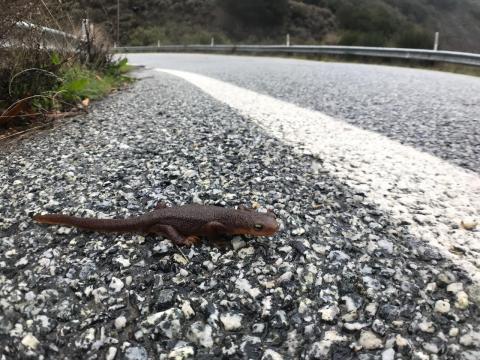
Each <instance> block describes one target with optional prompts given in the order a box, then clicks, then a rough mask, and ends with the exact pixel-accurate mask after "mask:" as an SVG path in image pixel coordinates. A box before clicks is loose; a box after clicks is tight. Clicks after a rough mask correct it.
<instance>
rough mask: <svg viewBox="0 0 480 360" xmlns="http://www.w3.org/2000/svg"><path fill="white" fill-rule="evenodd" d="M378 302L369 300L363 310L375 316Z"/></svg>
mask: <svg viewBox="0 0 480 360" xmlns="http://www.w3.org/2000/svg"><path fill="white" fill-rule="evenodd" d="M377 309H378V304H377V303H376V302H371V303H369V304H368V305H367V306H365V311H366V312H367V313H369V314H370V316H375V314H376V313H377Z"/></svg>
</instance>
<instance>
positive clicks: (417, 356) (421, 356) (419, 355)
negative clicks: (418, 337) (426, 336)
mask: <svg viewBox="0 0 480 360" xmlns="http://www.w3.org/2000/svg"><path fill="white" fill-rule="evenodd" d="M413 359H414V360H430V356H428V355H427V354H425V353H423V352H421V351H415V352H414V353H413Z"/></svg>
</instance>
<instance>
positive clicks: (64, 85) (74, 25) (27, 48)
mask: <svg viewBox="0 0 480 360" xmlns="http://www.w3.org/2000/svg"><path fill="white" fill-rule="evenodd" d="M5 1H7V0H0V8H2V12H3V13H2V16H1V17H0V131H1V130H2V128H3V129H5V128H6V127H10V126H12V125H16V126H17V125H19V124H20V125H22V124H24V123H32V122H36V121H41V120H42V119H45V118H52V117H56V115H52V113H53V114H55V113H58V112H63V111H70V109H72V108H76V107H77V104H78V103H79V102H81V101H82V100H83V98H82V97H83V96H85V97H86V96H87V95H88V94H95V96H97V97H98V96H100V95H98V94H103V95H104V93H105V92H107V91H109V90H110V89H112V88H114V87H115V86H116V85H117V80H118V79H120V78H121V74H120V73H119V72H118V71H117V72H115V69H116V68H115V64H114V62H113V61H112V57H111V55H110V52H109V49H110V44H111V41H110V39H109V37H108V36H107V35H106V34H105V33H104V32H103V31H102V29H101V28H99V27H95V26H90V27H89V28H88V29H87V30H86V34H84V35H85V38H84V40H85V41H83V42H80V41H78V40H77V39H71V38H65V37H61V36H55V37H53V36H46V35H45V34H44V33H42V28H41V27H48V28H51V29H56V30H60V31H63V32H65V33H68V34H73V35H77V37H79V36H80V33H81V19H78V20H77V22H74V21H72V18H71V17H70V15H69V12H68V10H67V9H66V8H65V6H64V5H63V4H62V2H60V1H58V0H55V1H54V0H30V1H28V0H8V6H7V5H5V6H2V5H3V4H2V3H3V2H5ZM4 10H5V11H4ZM18 22H25V23H31V24H35V25H37V26H35V27H25V26H24V27H19V26H18ZM16 24H17V25H16ZM112 64H113V65H112ZM112 66H113V67H112ZM112 69H113V70H112ZM72 75H73V76H74V75H77V76H79V77H81V78H78V79H76V78H72ZM75 91H77V93H75ZM34 125H35V124H34Z"/></svg>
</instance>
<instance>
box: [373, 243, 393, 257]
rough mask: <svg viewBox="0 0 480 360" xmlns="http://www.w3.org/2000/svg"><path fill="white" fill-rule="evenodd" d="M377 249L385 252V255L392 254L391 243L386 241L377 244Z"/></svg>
mask: <svg viewBox="0 0 480 360" xmlns="http://www.w3.org/2000/svg"><path fill="white" fill-rule="evenodd" d="M377 245H378V247H379V248H380V249H382V250H383V251H385V252H386V253H387V254H393V243H392V242H391V241H388V240H380V241H379V242H378V243H377Z"/></svg>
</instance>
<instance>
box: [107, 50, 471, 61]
mask: <svg viewBox="0 0 480 360" xmlns="http://www.w3.org/2000/svg"><path fill="white" fill-rule="evenodd" d="M113 51H114V52H115V53H132V52H140V53H142V52H208V53H210V52H213V53H253V54H254V53H269V54H311V55H347V56H350V55H351V56H367V57H369V56H372V57H382V58H395V59H406V60H426V61H434V62H447V63H453V64H462V65H471V66H480V54H474V53H463V52H455V51H436V50H421V49H400V48H382V47H364V46H324V45H292V46H287V45H162V46H125V47H116V48H114V49H113Z"/></svg>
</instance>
